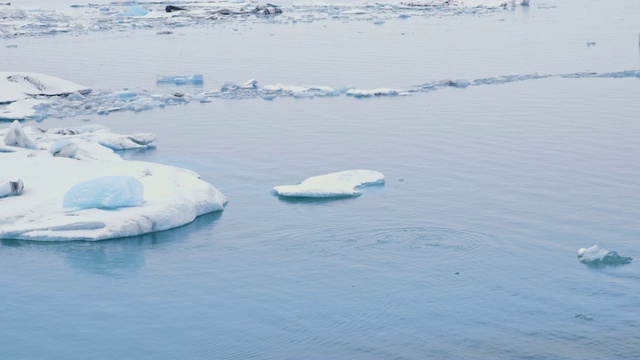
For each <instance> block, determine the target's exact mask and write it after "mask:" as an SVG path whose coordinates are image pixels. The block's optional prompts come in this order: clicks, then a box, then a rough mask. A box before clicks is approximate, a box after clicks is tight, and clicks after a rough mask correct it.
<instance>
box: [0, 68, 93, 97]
mask: <svg viewBox="0 0 640 360" xmlns="http://www.w3.org/2000/svg"><path fill="white" fill-rule="evenodd" d="M90 91H91V89H90V88H88V87H86V86H83V85H78V84H75V83H72V82H71V81H68V80H64V79H60V78H57V77H54V76H50V75H44V74H37V73H29V72H16V73H13V72H0V103H10V102H14V101H18V100H22V99H28V98H30V97H32V96H36V95H46V96H55V95H68V94H72V93H75V92H77V93H80V94H86V93H88V92H90Z"/></svg>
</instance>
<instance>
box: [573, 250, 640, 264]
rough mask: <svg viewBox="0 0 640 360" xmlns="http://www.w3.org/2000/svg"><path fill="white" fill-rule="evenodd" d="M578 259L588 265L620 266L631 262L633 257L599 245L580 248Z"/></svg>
mask: <svg viewBox="0 0 640 360" xmlns="http://www.w3.org/2000/svg"><path fill="white" fill-rule="evenodd" d="M578 260H579V261H580V262H581V263H583V264H587V265H592V266H599V265H610V266H620V265H625V264H628V263H630V262H631V260H633V258H630V257H624V256H620V255H618V253H617V252H615V251H609V250H606V249H601V248H600V247H599V246H598V245H593V246H592V247H590V248H581V249H580V250H578Z"/></svg>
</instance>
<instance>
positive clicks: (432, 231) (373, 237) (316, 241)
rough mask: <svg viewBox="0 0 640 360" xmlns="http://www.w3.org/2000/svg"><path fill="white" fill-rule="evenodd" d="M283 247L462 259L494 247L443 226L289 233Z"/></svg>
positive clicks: (486, 240) (475, 236)
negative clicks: (427, 255) (457, 257)
mask: <svg viewBox="0 0 640 360" xmlns="http://www.w3.org/2000/svg"><path fill="white" fill-rule="evenodd" d="M285 237H286V238H288V239H287V240H286V241H287V244H286V245H285V247H286V248H287V249H288V250H292V251H303V252H309V253H324V254H327V255H330V254H335V253H339V254H346V253H354V252H356V253H359V252H376V251H383V252H384V253H386V254H392V253H406V252H410V253H428V254H429V255H430V256H438V257H452V256H465V257H467V256H468V257H471V258H473V259H476V260H477V259H478V258H480V257H482V256H483V254H484V253H486V252H487V251H490V249H491V248H493V247H495V243H494V242H493V240H492V239H491V238H490V237H489V236H488V235H486V234H483V233H478V232H473V231H467V230H460V229H451V228H442V227H424V226H413V227H389V228H376V229H370V230H354V229H347V228H331V229H322V230H315V231H313V230H310V231H304V232H298V233H288V234H286V235H285Z"/></svg>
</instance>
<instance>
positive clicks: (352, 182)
mask: <svg viewBox="0 0 640 360" xmlns="http://www.w3.org/2000/svg"><path fill="white" fill-rule="evenodd" d="M375 184H384V175H382V174H381V173H379V172H377V171H372V170H347V171H340V172H336V173H331V174H326V175H320V176H314V177H310V178H308V179H306V180H304V181H303V182H301V183H300V184H298V185H281V186H276V187H274V188H273V191H274V193H275V194H276V195H280V196H292V197H344V196H360V195H361V192H360V191H358V190H356V189H357V188H359V187H362V186H366V185H375Z"/></svg>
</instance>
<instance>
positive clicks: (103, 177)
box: [0, 122, 227, 241]
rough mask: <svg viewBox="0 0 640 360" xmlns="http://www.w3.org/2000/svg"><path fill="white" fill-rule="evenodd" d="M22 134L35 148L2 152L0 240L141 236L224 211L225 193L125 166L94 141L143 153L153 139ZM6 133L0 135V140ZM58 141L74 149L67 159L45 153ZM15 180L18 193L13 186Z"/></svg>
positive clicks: (167, 172) (171, 171) (161, 171)
mask: <svg viewBox="0 0 640 360" xmlns="http://www.w3.org/2000/svg"><path fill="white" fill-rule="evenodd" d="M12 126H13V127H14V129H15V128H18V127H20V124H19V123H17V122H14V124H12ZM22 130H23V131H22V132H23V133H24V136H26V137H27V138H28V139H29V140H30V141H32V142H33V143H34V144H35V147H34V148H33V149H29V148H25V147H19V146H13V145H9V144H5V145H4V146H2V148H1V150H2V151H0V169H2V176H3V177H10V178H5V181H0V186H1V187H2V189H0V190H2V192H3V194H5V195H6V197H1V198H0V239H27V240H42V241H46V240H101V239H109V238H116V237H125V236H133V235H140V234H145V233H150V232H154V231H160V230H166V229H170V228H174V227H177V226H181V225H184V224H187V223H189V222H191V221H193V220H194V219H195V218H196V217H197V216H199V215H202V214H205V213H209V212H213V211H218V210H223V208H224V205H225V204H226V202H227V198H226V197H225V195H224V194H222V193H221V192H220V191H219V190H218V189H216V188H215V187H214V186H212V185H211V184H209V183H207V182H205V181H203V180H201V179H200V178H199V177H198V175H197V174H195V173H193V172H191V171H189V170H185V169H181V168H177V167H173V166H167V165H161V164H155V163H149V162H142V161H126V160H123V159H122V158H121V157H120V156H119V155H117V154H116V153H114V152H113V150H111V149H110V148H108V147H106V146H104V145H101V144H100V143H101V142H105V143H108V144H112V145H113V144H116V143H117V144H120V145H121V146H122V148H144V147H149V146H151V145H150V144H149V142H150V141H152V138H155V137H152V136H151V134H137V135H136V134H134V135H117V134H113V133H110V132H109V131H108V129H106V128H104V127H102V126H83V127H77V128H67V129H62V128H58V129H49V130H42V129H38V128H35V127H25V128H24V129H22ZM8 131H9V130H8V129H2V130H0V139H2V138H3V136H6V134H7V133H8ZM132 139H138V140H140V139H142V141H138V142H135V141H132ZM63 140H66V141H69V142H72V143H73V144H75V145H77V147H78V148H77V149H76V150H75V154H74V156H73V157H66V156H54V154H55V151H51V149H52V148H58V149H65V146H61V145H62V144H61V143H60V142H61V141H63ZM144 142H147V143H146V144H143V143H144ZM52 152H53V153H54V154H52ZM18 181H19V182H20V185H23V186H24V188H23V189H16V186H14V185H13V184H14V183H17V182H18ZM3 184H4V185H3ZM5 188H6V189H5ZM3 189H4V190H3ZM16 190H20V191H19V192H18V191H16Z"/></svg>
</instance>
